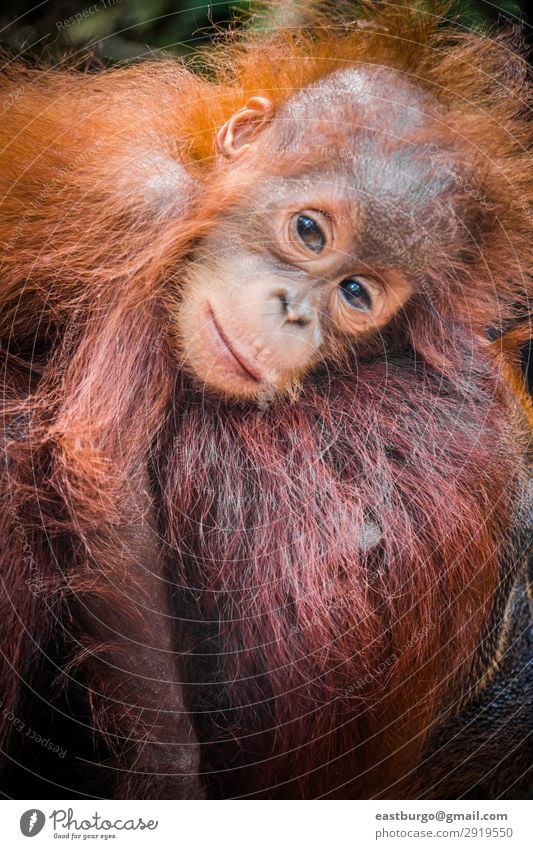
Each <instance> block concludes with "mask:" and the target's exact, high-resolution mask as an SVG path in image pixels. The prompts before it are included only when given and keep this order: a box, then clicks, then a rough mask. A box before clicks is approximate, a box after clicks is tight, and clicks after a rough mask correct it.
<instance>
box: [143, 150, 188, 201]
mask: <svg viewBox="0 0 533 849" xmlns="http://www.w3.org/2000/svg"><path fill="white" fill-rule="evenodd" d="M133 180H134V184H135V191H136V192H139V193H142V195H143V197H144V198H145V199H147V200H148V202H151V203H153V204H154V206H156V207H158V208H162V207H165V206H171V207H172V209H173V211H176V208H177V209H178V210H179V211H185V207H186V205H187V203H188V201H189V200H190V198H191V195H192V193H193V190H194V188H195V181H194V180H193V178H192V177H191V176H190V175H189V174H188V173H187V171H186V170H185V168H184V167H183V165H181V164H180V163H179V162H176V160H175V159H173V158H172V157H170V156H167V155H165V154H162V153H159V152H157V151H151V150H149V151H146V152H144V153H140V154H139V155H138V157H137V158H136V160H135V167H134V174H133Z"/></svg>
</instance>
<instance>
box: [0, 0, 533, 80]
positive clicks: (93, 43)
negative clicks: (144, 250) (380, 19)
mask: <svg viewBox="0 0 533 849" xmlns="http://www.w3.org/2000/svg"><path fill="white" fill-rule="evenodd" d="M528 5H530V4H529V3H528V2H527V0H497V2H492V3H490V2H485V0H457V2H455V3H454V6H453V8H452V14H453V15H454V16H455V20H456V23H457V26H462V27H467V28H471V27H475V28H477V29H485V30H486V29H490V28H491V27H496V28H498V27H499V26H501V25H504V24H505V23H506V22H512V23H517V22H522V23H523V24H524V25H525V28H526V31H527V32H528V35H529V38H530V41H531V28H530V24H531V23H532V22H533V19H532V17H531V14H532V13H531V11H529V12H528ZM291 6H293V7H294V15H295V19H296V20H297V16H298V2H297V0H286V2H285V3H283V9H284V12H285V13H286V11H287V10H288V11H289V12H290V9H291ZM427 6H428V9H431V0H428V3H427ZM249 9H250V3H249V2H243V0H236V2H233V3H226V2H214V3H206V2H203V0H186V2H180V0H41V2H39V0H8V2H7V10H6V4H3V11H1V12H0V42H1V43H3V45H4V46H5V47H6V48H7V49H8V51H9V54H10V55H17V54H19V53H22V54H29V55H30V56H32V55H33V56H35V55H36V56H42V55H43V52H44V54H45V55H48V56H50V54H52V55H57V56H58V57H61V55H72V53H76V51H80V53H82V54H86V53H87V52H90V53H91V54H92V55H93V57H94V59H95V60H96V61H97V62H98V61H100V62H102V64H105V65H108V64H116V63H120V62H124V61H130V62H131V61H136V60H139V59H142V58H144V57H146V56H152V57H153V56H154V55H156V56H157V55H160V54H166V55H168V54H171V55H178V56H183V55H186V54H187V53H190V52H193V51H194V50H195V49H196V48H197V47H198V46H199V45H201V44H206V43H208V42H209V28H210V27H212V26H213V25H217V26H222V27H226V26H228V25H229V21H230V20H231V19H232V17H234V13H235V12H237V13H239V12H246V11H247V10H249Z"/></svg>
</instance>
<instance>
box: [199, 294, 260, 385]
mask: <svg viewBox="0 0 533 849" xmlns="http://www.w3.org/2000/svg"><path fill="white" fill-rule="evenodd" d="M207 312H208V315H209V318H210V319H211V323H212V325H213V327H214V329H215V332H216V334H217V336H218V337H219V339H220V341H221V342H222V344H223V345H224V347H225V348H227V350H228V353H229V354H230V355H231V357H232V358H233V359H234V360H235V362H236V363H237V365H238V366H239V370H240V371H242V372H244V374H245V375H246V378H247V379H250V378H251V379H252V380H253V381H254V383H257V382H258V381H261V380H263V378H262V376H261V375H260V374H259V372H258V371H256V369H254V368H253V367H252V366H251V365H249V363H248V362H247V361H246V360H245V359H244V358H243V357H242V355H241V354H238V353H237V351H236V350H235V349H234V347H233V346H232V344H231V342H230V340H229V339H228V337H227V336H226V334H225V333H224V331H223V330H222V328H221V326H220V324H219V323H218V321H217V318H216V315H215V313H214V312H213V309H212V307H211V305H209V306H208V309H207Z"/></svg>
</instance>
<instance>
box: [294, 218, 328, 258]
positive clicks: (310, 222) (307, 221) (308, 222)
mask: <svg viewBox="0 0 533 849" xmlns="http://www.w3.org/2000/svg"><path fill="white" fill-rule="evenodd" d="M296 233H297V234H298V238H299V240H300V242H302V244H304V245H305V247H306V248H309V250H310V251H313V253H315V254H319V253H320V252H321V251H322V249H323V248H324V245H325V244H326V236H325V234H324V231H323V230H322V228H321V227H320V226H319V225H318V224H317V222H316V221H315V219H314V218H312V217H311V216H310V215H307V214H306V213H302V214H301V215H298V217H297V218H296Z"/></svg>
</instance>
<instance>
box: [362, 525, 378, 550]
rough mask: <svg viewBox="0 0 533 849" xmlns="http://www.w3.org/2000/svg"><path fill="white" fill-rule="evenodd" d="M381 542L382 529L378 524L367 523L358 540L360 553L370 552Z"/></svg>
mask: <svg viewBox="0 0 533 849" xmlns="http://www.w3.org/2000/svg"><path fill="white" fill-rule="evenodd" d="M380 540H381V528H380V527H379V525H378V524H376V522H365V524H364V525H363V527H362V529H361V534H360V536H359V540H358V543H357V545H358V548H359V550H360V551H370V549H371V548H374V547H375V546H376V545H377V544H378V542H379V541H380Z"/></svg>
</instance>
